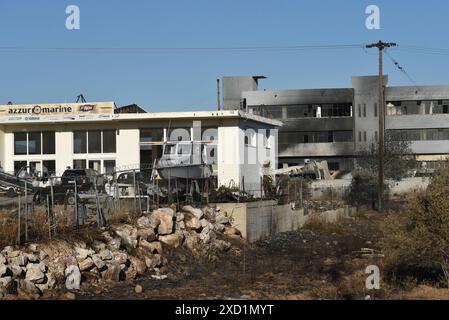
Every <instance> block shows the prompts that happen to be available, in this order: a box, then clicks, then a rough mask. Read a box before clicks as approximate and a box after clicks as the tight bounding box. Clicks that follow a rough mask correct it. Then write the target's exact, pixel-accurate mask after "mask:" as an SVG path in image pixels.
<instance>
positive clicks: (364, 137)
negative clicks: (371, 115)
mask: <svg viewBox="0 0 449 320" xmlns="http://www.w3.org/2000/svg"><path fill="white" fill-rule="evenodd" d="M363 141H364V142H366V131H363Z"/></svg>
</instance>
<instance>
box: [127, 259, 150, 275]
mask: <svg viewBox="0 0 449 320" xmlns="http://www.w3.org/2000/svg"><path fill="white" fill-rule="evenodd" d="M129 261H130V262H131V266H132V267H133V268H134V269H135V271H136V275H138V276H143V275H144V274H145V271H146V270H147V266H146V264H145V262H144V261H142V260H140V259H138V258H136V257H133V256H130V257H129Z"/></svg>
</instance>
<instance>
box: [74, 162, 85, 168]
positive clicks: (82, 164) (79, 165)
mask: <svg viewBox="0 0 449 320" xmlns="http://www.w3.org/2000/svg"><path fill="white" fill-rule="evenodd" d="M73 169H76V170H83V169H86V160H73Z"/></svg>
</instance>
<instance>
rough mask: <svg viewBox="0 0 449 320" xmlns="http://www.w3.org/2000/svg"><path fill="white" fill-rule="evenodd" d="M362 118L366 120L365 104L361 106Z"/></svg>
mask: <svg viewBox="0 0 449 320" xmlns="http://www.w3.org/2000/svg"><path fill="white" fill-rule="evenodd" d="M363 117H364V118H366V104H364V105H363Z"/></svg>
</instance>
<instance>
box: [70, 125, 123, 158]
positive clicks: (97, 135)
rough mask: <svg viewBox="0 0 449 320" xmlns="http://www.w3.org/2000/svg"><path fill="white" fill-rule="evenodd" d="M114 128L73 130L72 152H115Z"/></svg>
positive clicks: (115, 135) (115, 138) (115, 137)
mask: <svg viewBox="0 0 449 320" xmlns="http://www.w3.org/2000/svg"><path fill="white" fill-rule="evenodd" d="M116 146H117V133H116V130H104V131H102V130H89V131H74V132H73V153H116V152H117V147H116Z"/></svg>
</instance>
